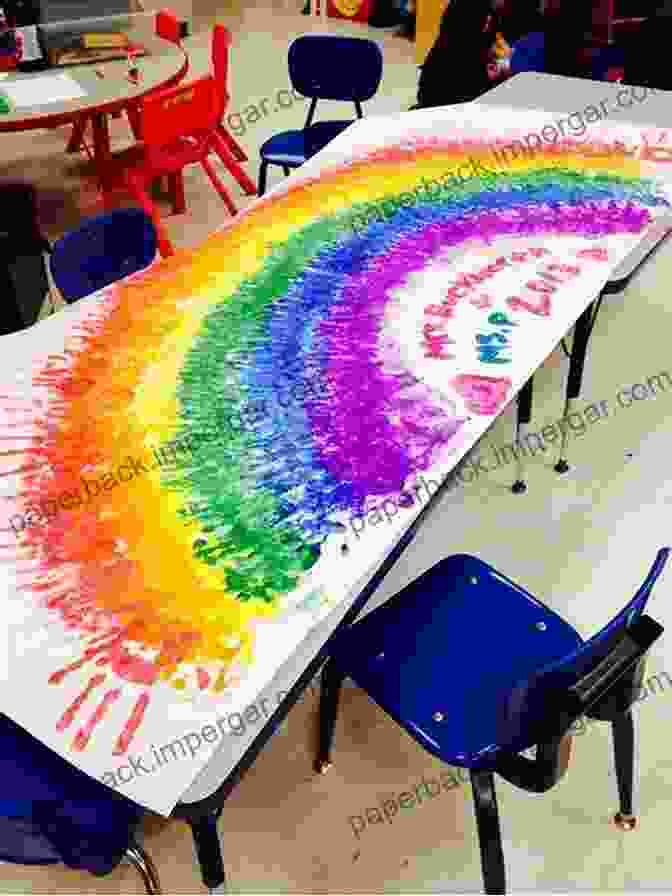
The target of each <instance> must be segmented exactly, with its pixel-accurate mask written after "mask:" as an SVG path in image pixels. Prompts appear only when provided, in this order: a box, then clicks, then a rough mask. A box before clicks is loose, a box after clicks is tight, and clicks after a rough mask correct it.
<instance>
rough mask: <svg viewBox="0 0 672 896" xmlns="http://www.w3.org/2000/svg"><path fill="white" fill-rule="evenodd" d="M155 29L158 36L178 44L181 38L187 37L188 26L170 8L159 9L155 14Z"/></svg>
mask: <svg viewBox="0 0 672 896" xmlns="http://www.w3.org/2000/svg"><path fill="white" fill-rule="evenodd" d="M155 30H156V33H157V35H158V36H159V37H162V38H163V39H164V40H169V41H170V42H171V43H174V44H177V45H178V46H179V45H180V43H181V41H182V38H184V37H187V34H188V28H187V23H186V22H185V20H184V19H180V18H179V16H178V15H177V14H176V13H174V12H173V11H172V10H171V9H160V10H159V11H158V12H157V14H156V22H155Z"/></svg>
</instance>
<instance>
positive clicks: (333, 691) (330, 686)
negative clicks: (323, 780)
mask: <svg viewBox="0 0 672 896" xmlns="http://www.w3.org/2000/svg"><path fill="white" fill-rule="evenodd" d="M344 679H345V675H344V674H343V673H342V672H341V671H340V669H338V667H337V666H336V663H334V661H333V660H327V662H326V664H325V666H324V669H322V683H321V688H320V709H319V719H320V732H319V738H320V739H319V746H318V750H317V759H316V760H315V771H316V772H318V774H320V775H323V774H325V772H327V771H329V769H330V768H331V764H332V763H331V749H332V747H333V744H334V732H335V730H336V718H337V716H338V698H339V697H340V694H341V686H342V684H343V680H344Z"/></svg>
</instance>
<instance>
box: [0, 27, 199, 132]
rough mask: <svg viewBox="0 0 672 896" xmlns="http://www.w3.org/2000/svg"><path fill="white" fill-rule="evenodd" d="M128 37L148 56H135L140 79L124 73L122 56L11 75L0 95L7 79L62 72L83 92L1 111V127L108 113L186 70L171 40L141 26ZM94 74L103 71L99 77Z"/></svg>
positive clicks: (9, 128) (43, 124)
mask: <svg viewBox="0 0 672 896" xmlns="http://www.w3.org/2000/svg"><path fill="white" fill-rule="evenodd" d="M129 36H130V38H131V40H136V41H137V42H138V43H139V44H141V45H142V46H143V47H144V48H145V49H146V50H147V55H144V56H139V57H138V60H137V64H138V68H139V69H140V71H141V78H140V81H139V82H138V83H137V84H134V83H133V82H132V81H130V80H129V79H128V77H127V73H128V65H127V63H126V60H125V59H119V60H113V61H110V62H101V63H96V64H92V63H88V64H82V65H72V66H58V67H57V68H51V69H47V70H46V71H41V72H34V73H21V72H17V73H12V74H11V75H9V76H8V77H7V78H4V79H3V80H0V93H1V92H2V90H3V89H4V88H5V87H6V86H9V85H10V84H11V83H14V82H18V81H31V80H32V81H35V80H36V79H39V78H48V77H54V76H58V75H60V74H67V75H68V76H69V77H70V78H72V80H73V81H74V82H75V84H76V85H77V86H78V87H80V88H81V90H83V91H84V92H85V94H86V95H85V96H84V97H81V98H79V99H74V100H66V101H63V102H60V101H59V102H51V103H44V104H42V105H35V106H25V107H17V108H16V109H14V110H13V111H11V112H9V113H7V114H0V131H20V130H30V129H31V128H46V127H55V126H57V125H59V124H64V123H66V122H68V121H71V120H72V119H73V118H76V117H77V116H79V115H81V114H82V113H85V112H87V111H88V112H113V111H116V110H117V109H120V108H123V107H124V106H126V105H128V104H129V103H131V102H135V101H138V100H140V99H141V98H142V97H143V96H145V95H146V94H148V93H150V92H151V91H154V90H156V89H157V88H160V87H162V86H163V85H166V84H169V83H170V82H171V81H173V80H174V79H175V78H176V77H178V76H179V75H180V74H182V75H183V74H184V73H185V72H186V70H187V65H188V58H187V54H186V52H185V51H184V50H183V49H182V48H181V47H178V46H177V45H176V44H174V43H172V42H171V41H168V40H164V39H163V38H161V37H158V35H156V34H152V33H149V32H148V30H147V29H146V28H143V29H141V30H140V31H139V33H137V34H136V33H135V32H134V31H132V30H131V31H129ZM96 72H102V73H103V74H104V77H100V76H99V75H98V74H97V73H96Z"/></svg>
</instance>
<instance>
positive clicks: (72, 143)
mask: <svg viewBox="0 0 672 896" xmlns="http://www.w3.org/2000/svg"><path fill="white" fill-rule="evenodd" d="M88 122H89V119H88V118H85V117H82V118H78V119H77V121H75V124H74V126H73V128H72V134H70V139H69V140H68V145H67V146H66V147H65V151H66V152H69V153H75V152H79V150H80V149H81V148H82V144H83V143H84V132H85V131H86V126H87V124H88Z"/></svg>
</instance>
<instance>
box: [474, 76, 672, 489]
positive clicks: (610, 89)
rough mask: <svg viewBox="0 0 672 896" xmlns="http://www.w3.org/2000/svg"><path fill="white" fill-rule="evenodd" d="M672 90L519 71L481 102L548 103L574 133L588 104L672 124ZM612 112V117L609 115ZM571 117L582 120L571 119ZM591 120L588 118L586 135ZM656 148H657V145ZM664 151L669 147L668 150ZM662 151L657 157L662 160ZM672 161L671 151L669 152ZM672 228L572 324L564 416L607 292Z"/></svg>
mask: <svg viewBox="0 0 672 896" xmlns="http://www.w3.org/2000/svg"><path fill="white" fill-rule="evenodd" d="M671 101H672V94H671V93H670V92H669V91H666V90H656V91H655V92H654V91H652V90H649V89H648V88H644V87H634V88H633V87H630V86H628V85H625V84H620V83H612V82H609V81H589V80H586V79H583V78H567V77H563V76H560V75H548V74H545V73H539V72H521V73H520V74H517V75H514V76H513V77H512V78H509V80H507V81H503V82H502V83H501V84H498V85H497V86H496V87H494V88H493V89H492V90H489V91H488V92H487V93H486V94H484V95H483V96H482V97H481V98H480V100H479V105H483V106H495V107H498V106H506V107H509V108H511V107H513V108H517V109H518V108H519V109H544V111H545V112H547V113H548V114H549V123H550V122H553V123H556V122H559V121H564V122H565V133H566V134H568V135H573V134H575V133H576V132H578V131H579V130H580V129H581V128H582V127H583V125H584V124H586V123H587V122H586V111H587V109H588V107H592V108H596V109H598V110H600V111H601V113H602V115H603V117H602V120H603V121H612V120H613V121H628V122H633V123H636V124H642V125H644V126H647V125H648V126H655V127H657V128H668V127H669V128H672V108H671V106H670V103H671ZM605 111H606V112H608V117H607V116H605V114H604V113H605ZM569 117H575V118H576V119H578V121H575V123H574V124H573V123H572V122H571V121H568V118H569ZM589 134H590V124H587V135H589ZM653 152H654V153H655V152H656V150H653ZM663 152H667V150H664V151H663ZM661 155H662V153H659V154H658V155H657V156H656V160H657V161H659V162H660V161H663V158H661V157H660V156H661ZM668 159H669V161H671V162H672V156H670V155H669V153H668ZM670 232H672V217H670V218H665V219H664V220H662V221H657V222H655V223H654V224H653V225H652V227H651V228H650V230H649V231H648V232H647V234H646V236H645V238H644V239H643V240H642V242H641V243H640V245H639V246H637V247H636V248H635V249H634V250H633V252H632V253H631V255H629V256H628V258H626V259H624V260H623V261H622V262H621V264H620V265H619V267H618V268H617V269H616V270H615V271H614V272H613V274H612V275H611V277H610V278H609V281H608V282H607V284H606V285H605V287H604V289H603V290H602V292H601V293H600V295H599V297H597V298H596V300H595V301H594V302H591V303H590V305H588V307H587V308H586V309H585V311H584V312H583V313H582V314H581V316H580V317H579V319H578V320H577V322H576V325H575V327H574V338H573V341H572V347H571V350H570V353H569V371H568V374H567V384H566V387H565V403H564V411H563V417H567V416H569V414H571V413H572V410H573V409H574V407H575V405H576V404H577V403H578V401H579V400H580V399H579V396H580V394H581V383H582V379H583V370H584V365H585V362H586V357H587V353H588V343H589V340H590V335H591V333H592V330H593V327H594V326H595V323H596V320H597V315H598V313H599V310H600V306H601V303H602V299H603V297H604V296H610V295H615V294H617V293H621V292H623V290H624V289H626V287H627V286H628V285H629V284H630V281H631V280H632V278H633V277H634V276H635V275H636V274H637V273H638V272H639V270H640V269H641V268H642V267H643V265H644V264H645V263H646V262H647V261H648V259H649V258H650V257H651V256H652V255H653V253H654V252H655V251H656V250H657V249H658V248H660V246H661V244H662V243H663V241H664V240H665V239H666V238H667V237H668V236H669V234H670ZM532 395H533V380H532V378H530V380H529V382H528V383H527V384H526V385H525V387H524V388H523V389H522V390H521V391H520V393H519V394H518V413H517V421H516V441H517V442H518V443H519V444H520V440H521V438H523V437H524V433H525V427H527V426H528V425H529V424H530V421H531V419H532ZM567 443H568V434H567V430H566V428H565V429H563V432H562V440H561V443H560V454H559V457H558V461H557V463H556V465H555V470H556V471H557V472H558V473H566V472H567V471H568V470H569V464H568V462H567ZM511 490H512V491H513V493H514V494H520V493H522V492H524V491H525V490H526V483H525V480H524V475H523V455H522V452H521V453H520V454H519V458H518V473H517V476H516V480H515V482H514V483H513V485H512V487H511Z"/></svg>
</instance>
